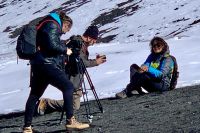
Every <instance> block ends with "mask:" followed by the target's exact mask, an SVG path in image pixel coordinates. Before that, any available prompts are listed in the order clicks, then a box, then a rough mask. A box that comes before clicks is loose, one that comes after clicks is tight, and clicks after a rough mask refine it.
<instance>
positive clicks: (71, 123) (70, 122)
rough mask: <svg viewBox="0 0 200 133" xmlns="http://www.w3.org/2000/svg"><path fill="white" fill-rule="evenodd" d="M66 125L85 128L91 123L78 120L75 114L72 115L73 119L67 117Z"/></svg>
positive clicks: (73, 127) (70, 127) (69, 127)
mask: <svg viewBox="0 0 200 133" xmlns="http://www.w3.org/2000/svg"><path fill="white" fill-rule="evenodd" d="M65 126H66V129H85V128H89V127H90V125H89V124H86V123H80V122H78V121H76V119H75V117H74V116H72V118H71V119H67V124H66V125H65Z"/></svg>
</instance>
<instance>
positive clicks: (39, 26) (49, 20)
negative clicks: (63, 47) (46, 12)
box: [36, 19, 61, 30]
mask: <svg viewBox="0 0 200 133" xmlns="http://www.w3.org/2000/svg"><path fill="white" fill-rule="evenodd" d="M47 22H53V23H54V24H56V25H57V26H58V27H59V29H60V30H61V27H60V25H59V24H58V23H57V22H56V21H55V20H52V19H46V20H44V21H42V22H41V23H40V24H39V25H37V26H36V29H37V30H39V29H40V28H41V27H42V26H43V24H45V23H47Z"/></svg>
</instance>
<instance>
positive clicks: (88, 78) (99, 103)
mask: <svg viewBox="0 0 200 133" xmlns="http://www.w3.org/2000/svg"><path fill="white" fill-rule="evenodd" d="M80 63H81V65H82V66H83V69H84V72H85V75H86V78H87V80H88V83H89V85H90V88H91V90H92V92H93V94H94V97H95V100H96V102H97V104H98V106H99V109H100V111H101V113H103V112H104V111H103V107H102V105H101V102H100V100H99V97H98V95H97V93H96V91H95V88H94V85H93V83H92V80H91V78H90V76H89V73H88V71H87V69H86V67H85V65H84V62H83V60H82V59H80Z"/></svg>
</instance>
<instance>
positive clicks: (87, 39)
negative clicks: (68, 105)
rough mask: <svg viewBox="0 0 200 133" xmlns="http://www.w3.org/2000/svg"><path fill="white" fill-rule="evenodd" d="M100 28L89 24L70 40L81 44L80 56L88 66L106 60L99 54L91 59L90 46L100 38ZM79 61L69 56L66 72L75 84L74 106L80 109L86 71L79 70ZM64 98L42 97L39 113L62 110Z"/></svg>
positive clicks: (73, 43)
mask: <svg viewBox="0 0 200 133" xmlns="http://www.w3.org/2000/svg"><path fill="white" fill-rule="evenodd" d="M98 34H99V30H98V28H97V27H96V26H89V27H88V28H87V29H86V31H85V32H84V33H83V35H82V36H80V35H77V36H72V37H71V38H70V40H71V43H72V44H70V40H69V42H68V43H69V44H70V45H77V44H78V45H81V46H82V48H81V50H80V55H79V57H80V58H81V59H82V60H83V63H84V65H85V66H86V67H87V68H88V67H94V66H98V65H100V64H102V63H104V62H106V59H105V56H97V57H96V59H89V58H88V57H89V51H88V47H89V46H92V45H94V44H95V43H96V41H97V38H98ZM76 63H77V62H76V61H75V60H74V57H73V56H70V57H69V62H68V63H67V65H66V74H68V75H69V78H70V81H71V82H72V84H73V86H74V88H75V89H74V93H73V108H74V110H78V109H79V108H80V98H81V96H82V90H81V87H80V77H81V76H83V73H84V72H80V71H78V70H77V64H76ZM63 105H64V101H63V100H54V99H49V98H41V99H40V101H39V104H38V109H37V114H39V115H43V114H46V113H52V112H55V111H59V112H61V111H62V109H63Z"/></svg>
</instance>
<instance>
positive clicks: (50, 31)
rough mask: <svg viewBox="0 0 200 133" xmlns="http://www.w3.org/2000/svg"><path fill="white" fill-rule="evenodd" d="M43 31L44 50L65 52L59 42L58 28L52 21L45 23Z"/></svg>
mask: <svg viewBox="0 0 200 133" xmlns="http://www.w3.org/2000/svg"><path fill="white" fill-rule="evenodd" d="M43 32H44V33H45V34H46V41H47V44H48V45H46V50H47V51H48V52H49V53H52V54H65V53H66V48H65V46H64V45H63V44H62V43H61V40H60V33H61V31H60V29H59V27H58V26H57V25H56V24H54V23H53V22H49V23H47V24H46V25H45V26H44V28H43Z"/></svg>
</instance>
